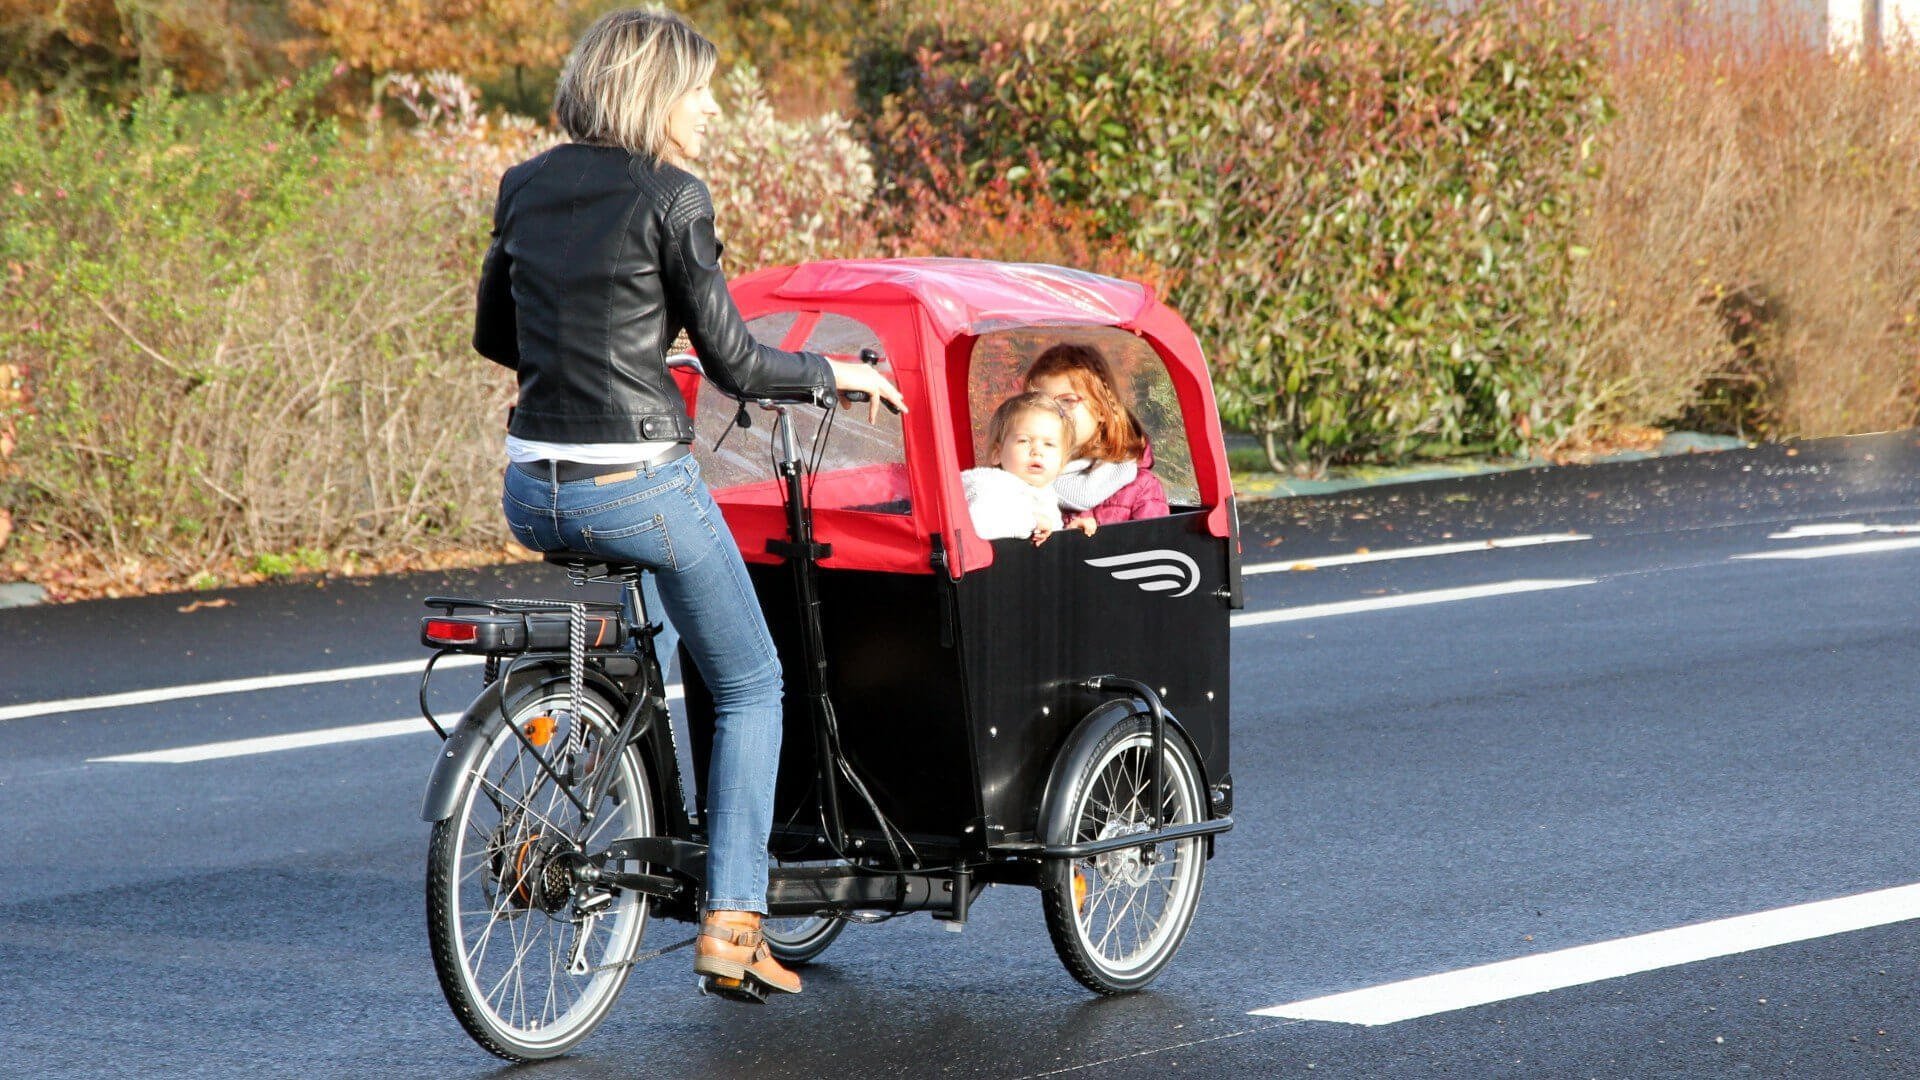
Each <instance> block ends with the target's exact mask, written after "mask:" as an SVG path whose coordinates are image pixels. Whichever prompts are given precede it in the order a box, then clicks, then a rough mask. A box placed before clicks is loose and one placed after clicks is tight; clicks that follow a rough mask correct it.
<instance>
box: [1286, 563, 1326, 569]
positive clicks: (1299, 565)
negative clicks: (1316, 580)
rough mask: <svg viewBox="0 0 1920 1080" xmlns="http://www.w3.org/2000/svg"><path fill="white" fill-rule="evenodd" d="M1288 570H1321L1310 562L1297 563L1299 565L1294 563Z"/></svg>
mask: <svg viewBox="0 0 1920 1080" xmlns="http://www.w3.org/2000/svg"><path fill="white" fill-rule="evenodd" d="M1287 569H1289V570H1318V569H1320V568H1319V567H1317V566H1315V565H1313V564H1312V563H1310V562H1297V563H1294V564H1293V565H1292V566H1289V567H1287Z"/></svg>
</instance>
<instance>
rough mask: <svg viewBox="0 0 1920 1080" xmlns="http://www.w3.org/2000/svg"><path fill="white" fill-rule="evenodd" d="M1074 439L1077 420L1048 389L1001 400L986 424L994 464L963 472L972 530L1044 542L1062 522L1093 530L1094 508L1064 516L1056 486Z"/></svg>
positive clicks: (983, 535) (994, 537)
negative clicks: (1055, 480)
mask: <svg viewBox="0 0 1920 1080" xmlns="http://www.w3.org/2000/svg"><path fill="white" fill-rule="evenodd" d="M1072 440H1073V421H1072V420H1071V419H1070V418H1069V417H1068V416H1067V411H1066V410H1065V409H1064V408H1062V407H1061V406H1060V405H1059V404H1057V403H1056V402H1055V401H1054V400H1053V399H1052V398H1051V397H1048V396H1047V395H1046V394H1039V393H1026V394H1021V395H1019V396H1018V397H1012V398H1008V399H1007V400H1006V401H1003V402H1001V403H1000V407H999V408H997V409H995V410H994V411H993V420H992V421H991V422H990V423H989V424H988V427H987V443H988V446H989V447H990V449H989V450H988V454H989V456H990V457H991V458H992V460H993V464H992V465H988V466H983V467H981V468H978V469H968V470H967V471H965V472H963V473H961V474H960V485H961V488H962V490H964V491H965V492H966V496H967V510H968V511H969V512H970V513H971V514H972V516H973V528H974V531H975V532H977V533H979V534H980V536H981V538H982V539H985V540H998V539H1003V538H1011V537H1024V538H1029V539H1031V540H1032V541H1033V542H1034V543H1035V544H1041V543H1044V542H1046V539H1047V537H1049V536H1052V535H1053V534H1054V533H1056V532H1059V531H1060V530H1061V529H1063V528H1071V529H1080V530H1081V531H1083V532H1085V533H1086V534H1087V535H1088V536H1092V535H1093V532H1094V529H1096V528H1098V524H1097V523H1096V522H1095V521H1094V518H1093V516H1092V515H1091V514H1079V515H1076V516H1074V517H1073V518H1071V519H1069V520H1065V521H1063V520H1062V519H1061V516H1060V500H1059V496H1058V495H1057V494H1055V492H1054V490H1053V482H1054V479H1055V478H1056V477H1058V476H1059V475H1060V467H1061V466H1062V465H1063V464H1065V462H1066V455H1067V450H1068V444H1069V443H1070V442H1072Z"/></svg>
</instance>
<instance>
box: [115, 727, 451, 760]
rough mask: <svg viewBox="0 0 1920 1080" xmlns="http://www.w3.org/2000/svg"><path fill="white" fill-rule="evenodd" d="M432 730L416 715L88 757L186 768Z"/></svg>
mask: <svg viewBox="0 0 1920 1080" xmlns="http://www.w3.org/2000/svg"><path fill="white" fill-rule="evenodd" d="M432 731H433V729H432V728H429V727H428V726H427V722H426V721H425V720H424V719H422V718H420V717H418V716H415V717H410V718H408V719H406V720H383V721H380V722H378V723H373V724H354V725H352V726H350V727H337V728H326V729H323V730H320V731H295V732H290V733H288V734H285V735H262V736H260V737H259V738H254V739H230V740H228V741H226V742H213V743H202V744H200V745H199V746H180V747H175V748H174V749H171V750H148V751H145V752H143V753H138V754H115V755H113V756H112V757H97V758H88V759H87V761H88V762H89V763H95V762H110V763H115V764H128V765H186V764H190V763H192V762H196V761H214V760H217V759H219V758H232V757H246V756H248V755H251V754H271V753H273V752H275V751H277V750H299V749H302V748H304V747H308V746H329V745H332V744H333V743H344V742H361V741H363V740H366V739H384V738H387V737H389V736H393V735H411V734H417V733H420V732H427V733H429V734H430V733H431V732H432Z"/></svg>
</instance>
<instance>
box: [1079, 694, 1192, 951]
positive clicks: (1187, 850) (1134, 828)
mask: <svg viewBox="0 0 1920 1080" xmlns="http://www.w3.org/2000/svg"><path fill="white" fill-rule="evenodd" d="M1171 737H1172V736H1171V735H1170V736H1169V738H1171ZM1152 758H1153V739H1152V737H1151V736H1150V735H1149V734H1147V733H1145V732H1141V733H1137V734H1135V735H1132V736H1129V737H1127V738H1125V739H1121V740H1119V741H1118V742H1116V743H1114V745H1113V746H1111V747H1109V748H1108V749H1107V751H1106V753H1105V754H1104V755H1102V756H1101V758H1100V760H1099V761H1098V762H1097V763H1096V764H1095V765H1094V767H1093V768H1092V769H1091V770H1089V772H1088V774H1087V775H1088V776H1089V777H1090V779H1089V781H1088V782H1087V783H1086V784H1085V786H1084V787H1083V788H1082V789H1081V791H1080V792H1079V794H1078V797H1077V798H1076V802H1075V807H1074V822H1075V824H1074V843H1088V842H1091V841H1095V840H1106V839H1111V838H1114V837H1119V836H1130V835H1134V834H1137V833H1143V832H1146V831H1148V830H1149V829H1150V828H1151V826H1150V825H1149V824H1148V822H1147V818H1148V809H1149V807H1150V805H1151V800H1152V795H1151V793H1150V792H1149V790H1148V789H1149V788H1150V787H1151V785H1152V782H1153V778H1152V772H1151V764H1152ZM1163 761H1164V765H1163V769H1162V772H1163V774H1164V781H1165V790H1164V792H1163V794H1162V797H1161V812H1160V820H1161V822H1162V823H1163V824H1184V823H1188V822H1192V821H1196V820H1198V815H1199V810H1200V783H1199V779H1198V778H1197V777H1196V776H1195V775H1194V773H1193V770H1192V768H1191V766H1190V765H1189V763H1188V762H1187V761H1186V759H1185V756H1184V755H1182V754H1179V753H1176V752H1174V749H1173V747H1172V744H1171V743H1169V744H1168V746H1167V749H1166V751H1165V753H1164V757H1163ZM1201 844H1202V842H1201V840H1200V839H1199V838H1193V839H1188V840H1175V841H1169V842H1166V843H1162V844H1155V845H1153V846H1152V847H1144V848H1126V849H1122V850H1120V851H1113V852H1108V853H1106V854H1104V855H1095V856H1092V857H1090V858H1085V859H1078V860H1075V861H1074V863H1073V867H1072V876H1071V878H1070V880H1069V885H1070V887H1071V888H1072V890H1073V900H1074V905H1073V906H1074V915H1073V923H1074V933H1075V936H1076V937H1078V938H1079V943H1080V946H1081V950H1082V952H1083V953H1084V954H1085V956H1086V958H1087V960H1088V961H1089V962H1091V963H1092V964H1093V965H1094V966H1095V967H1097V968H1098V969H1099V970H1100V972H1101V973H1102V974H1103V975H1105V976H1106V977H1107V978H1109V979H1113V980H1117V981H1124V980H1126V979H1128V978H1130V977H1133V976H1137V975H1139V974H1141V973H1142V972H1151V971H1152V970H1154V969H1155V968H1157V966H1158V965H1159V964H1160V963H1161V962H1163V961H1164V960H1165V959H1166V957H1167V956H1168V955H1169V954H1170V953H1171V951H1172V950H1173V949H1174V948H1176V947H1178V945H1179V943H1180V939H1181V937H1182V936H1183V933H1184V930H1185V928H1186V925H1187V921H1188V919H1189V918H1191V916H1192V914H1193V909H1194V905H1195V903H1196V902H1197V901H1198V900H1199V896H1200V872H1201V864H1202V861H1203V860H1204V858H1205V852H1204V851H1203V850H1202V846H1201Z"/></svg>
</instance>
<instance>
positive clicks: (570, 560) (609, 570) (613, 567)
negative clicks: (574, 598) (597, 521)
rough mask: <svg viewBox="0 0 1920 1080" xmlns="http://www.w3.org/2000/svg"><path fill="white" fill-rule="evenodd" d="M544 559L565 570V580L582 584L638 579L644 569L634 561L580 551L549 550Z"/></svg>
mask: <svg viewBox="0 0 1920 1080" xmlns="http://www.w3.org/2000/svg"><path fill="white" fill-rule="evenodd" d="M546 561H547V562H549V563H552V564H553V565H554V566H558V567H561V568H562V569H564V570H566V572H567V580H569V581H571V582H573V583H574V584H575V585H584V584H586V583H587V582H589V581H609V582H628V581H638V580H640V572H641V571H642V570H645V569H646V567H644V566H642V565H640V564H639V563H636V562H629V561H627V560H624V559H609V558H607V557H606V556H604V555H588V554H587V553H585V552H582V551H549V552H547V556H546Z"/></svg>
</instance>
